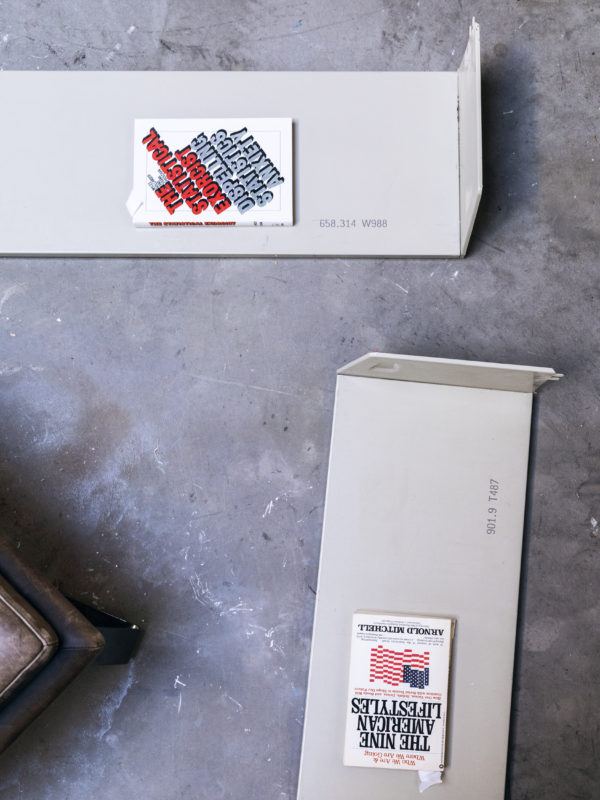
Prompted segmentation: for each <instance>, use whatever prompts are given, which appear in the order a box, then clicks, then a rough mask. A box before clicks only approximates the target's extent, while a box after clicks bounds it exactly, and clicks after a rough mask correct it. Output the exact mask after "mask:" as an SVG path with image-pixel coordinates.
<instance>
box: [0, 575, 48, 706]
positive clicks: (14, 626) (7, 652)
mask: <svg viewBox="0 0 600 800" xmlns="http://www.w3.org/2000/svg"><path fill="white" fill-rule="evenodd" d="M57 646H58V637H57V636H56V634H55V632H54V631H53V630H52V628H51V627H50V625H48V623H47V622H46V621H45V620H44V619H43V617H42V616H41V615H40V614H39V613H38V612H37V611H35V610H34V609H33V607H32V606H30V605H29V603H28V602H27V601H26V600H25V599H24V598H23V597H21V595H20V594H19V593H18V592H17V591H16V590H15V589H14V588H13V587H12V586H10V584H9V583H7V582H6V581H5V580H4V579H3V578H2V577H1V576H0V704H4V703H5V702H6V701H7V700H8V699H9V697H10V696H11V695H12V694H13V693H14V692H15V691H16V690H17V689H18V688H19V687H21V686H23V685H24V684H26V683H28V682H29V681H30V680H31V679H32V678H33V676H34V675H35V674H36V673H37V671H38V670H39V669H40V667H42V666H43V665H44V664H46V663H47V661H48V660H49V659H50V658H51V657H52V655H53V654H54V652H55V650H56V648H57Z"/></svg>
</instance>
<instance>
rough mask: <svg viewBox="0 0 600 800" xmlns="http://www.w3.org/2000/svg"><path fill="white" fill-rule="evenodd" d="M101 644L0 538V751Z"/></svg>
mask: <svg viewBox="0 0 600 800" xmlns="http://www.w3.org/2000/svg"><path fill="white" fill-rule="evenodd" d="M125 624H126V623H125ZM129 627H130V629H135V631H136V632H138V633H139V631H138V629H137V628H136V626H129ZM103 646H104V637H103V636H102V634H101V633H100V631H99V630H98V629H97V628H96V627H94V625H92V624H91V623H90V622H89V621H88V620H87V619H86V617H85V616H84V615H83V614H82V613H81V612H80V611H79V610H78V609H77V608H75V606H74V605H73V604H72V603H70V602H69V601H68V600H67V599H66V598H65V597H64V596H63V595H62V594H61V593H60V592H59V591H58V590H57V589H56V588H55V587H54V586H53V585H52V584H51V583H49V582H48V581H47V580H46V579H45V578H43V577H42V576H41V575H39V574H38V573H37V572H35V570H33V569H31V568H30V567H28V566H27V565H26V564H24V563H23V561H22V560H21V559H20V557H19V556H18V554H17V553H16V551H15V550H14V549H13V548H12V546H11V545H10V544H9V543H8V542H6V541H2V540H0V752H2V751H3V750H4V749H5V748H6V747H8V746H9V745H10V744H11V743H12V742H13V741H14V740H15V739H16V738H17V736H19V734H20V733H21V732H22V731H23V730H24V729H25V728H26V727H27V725H29V723H30V722H32V721H33V720H34V719H35V718H36V717H37V716H38V715H39V714H40V713H41V712H42V711H43V710H44V709H45V708H46V707H47V706H48V705H49V704H50V703H51V702H52V701H53V700H54V699H55V698H56V697H57V695H59V694H60V692H62V690H63V689H64V688H65V687H66V686H68V684H69V683H71V681H72V680H73V679H74V678H75V677H76V676H77V675H78V674H79V673H80V672H81V671H82V670H83V668H84V667H85V666H86V665H87V664H88V663H89V662H90V661H92V660H93V659H94V658H95V657H96V656H97V655H98V654H99V653H100V651H101V650H102V648H103ZM113 663H115V662H113Z"/></svg>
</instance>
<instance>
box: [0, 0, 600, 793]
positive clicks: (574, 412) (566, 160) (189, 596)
mask: <svg viewBox="0 0 600 800" xmlns="http://www.w3.org/2000/svg"><path fill="white" fill-rule="evenodd" d="M472 14H475V15H476V16H477V18H478V19H479V21H480V22H481V25H482V37H483V64H484V112H485V120H484V124H485V148H484V150H485V198H484V201H483V205H482V208H481V212H480V215H479V219H478V222H477V225H476V229H475V236H474V240H473V242H472V246H471V249H470V252H469V255H468V258H467V259H466V260H464V261H452V262H450V261H431V262H429V261H387V262H380V261H368V260H358V261H349V260H323V261H309V260H297V261H284V260H279V261H277V260H268V261H260V260H256V261H248V260H244V259H240V260H224V261H218V260H205V261H202V260H181V261H177V260H164V261H144V260H136V261H134V260H132V261H124V260H115V261H110V260H101V259H99V260H60V259H57V260H43V259H40V260H33V259H23V260H19V259H8V260H3V261H0V515H1V516H0V522H1V524H2V527H3V528H4V529H5V530H6V531H7V532H8V533H9V535H10V536H12V537H13V538H14V539H15V540H16V541H17V542H18V543H19V544H20V547H21V550H22V552H23V555H24V556H25V557H27V558H29V559H30V560H31V561H32V562H33V563H34V564H37V565H38V566H40V567H42V568H43V569H45V570H46V572H47V573H48V574H49V575H51V576H52V577H53V578H55V579H57V580H58V581H59V582H60V583H61V585H62V586H63V587H64V589H65V590H67V591H69V592H70V593H72V594H75V595H78V596H79V597H81V598H82V599H86V598H87V599H88V600H89V601H91V602H94V603H97V604H98V605H100V606H102V607H104V608H105V609H107V610H109V611H115V612H120V613H122V614H124V615H126V616H128V617H129V618H131V619H133V620H136V621H139V622H141V623H142V624H143V625H145V627H146V629H147V634H146V638H145V641H144V644H143V647H142V649H141V651H140V653H139V655H138V657H137V658H136V660H135V661H134V662H133V663H132V664H131V665H130V666H129V667H105V668H100V667H93V668H91V669H90V670H89V671H88V672H87V673H86V674H85V675H84V676H82V677H81V679H80V680H79V681H77V683H76V684H74V685H73V686H72V687H71V688H70V689H69V690H68V691H67V692H66V693H65V694H64V696H62V697H61V698H60V700H59V701H57V702H56V703H55V704H54V706H53V707H52V708H51V709H50V710H49V711H48V712H47V713H46V714H45V715H44V716H43V717H42V718H41V719H40V720H39V722H38V723H37V724H36V725H34V726H32V727H31V728H30V729H29V731H28V732H27V733H26V734H25V735H24V736H23V737H22V738H21V740H20V741H19V742H18V744H17V745H15V746H14V748H13V749H12V750H11V751H9V753H7V754H6V755H5V756H4V757H3V758H2V759H1V760H0V798H1V800H12V799H13V798H17V800H88V799H89V800H91V799H92V798H99V797H102V798H104V800H138V799H139V800H141V798H144V800H190V799H192V798H194V799H195V798H199V799H202V800H204V799H206V800H241V798H245V799H246V800H259V799H260V800H291V799H292V798H293V797H294V792H295V783H296V772H297V767H298V758H299V751H300V737H301V729H302V713H303V704H304V690H305V681H306V676H307V661H308V653H309V645H310V633H311V619H312V611H313V604H314V587H315V581H316V577H317V559H318V552H319V538H320V527H321V516H322V506H323V497H324V491H325V478H326V465H327V455H328V439H329V433H330V426H331V411H332V400H333V389H334V381H335V369H336V367H338V366H339V365H340V364H343V363H344V362H346V361H349V360H350V359H352V358H355V357H356V356H359V355H361V354H362V353H364V352H365V351H367V350H372V349H373V350H390V351H397V352H406V353H415V354H423V355H432V356H450V357H459V358H475V359H485V360H499V361H508V362H517V363H526V364H528V363H533V364H540V365H543V366H552V367H555V368H556V369H559V370H561V371H564V372H565V373H566V376H567V377H566V378H565V380H564V381H563V382H562V383H560V384H559V385H557V386H552V387H550V388H549V389H547V390H545V391H544V392H543V393H542V394H541V396H540V400H539V409H538V410H539V417H538V436H537V459H536V469H535V480H534V482H533V486H532V497H531V500H532V508H531V519H530V529H529V532H528V535H527V540H526V554H527V570H526V579H525V583H524V592H523V597H524V605H523V614H522V625H521V644H522V647H521V654H520V657H519V660H518V669H517V682H516V696H515V711H516V714H515V725H514V740H513V747H512V750H511V764H512V768H511V774H510V786H511V796H512V798H513V799H514V800H527V799H531V800H533V799H534V798H545V799H551V800H567V799H568V798H584V799H586V800H587V798H593V797H597V796H598V791H599V790H598V788H597V786H598V779H599V778H600V768H599V763H598V754H597V748H598V746H600V745H599V742H598V733H599V725H600V712H599V711H598V708H599V707H600V703H599V701H600V690H599V679H600V669H599V667H598V663H599V658H598V650H599V643H600V637H599V633H598V630H599V625H600V592H599V581H598V568H599V566H600V524H599V523H598V521H597V520H600V403H599V400H598V391H599V388H600V378H599V373H598V368H599V366H600V334H599V330H598V310H599V305H600V276H599V272H598V254H597V253H598V245H599V242H600V225H599V222H598V202H597V198H598V195H599V188H600V181H599V178H598V168H599V166H600V147H599V142H598V114H599V106H600V98H599V95H598V86H599V85H600V68H599V66H598V65H599V63H600V37H599V32H600V9H599V8H598V7H597V5H596V4H594V3H592V2H591V0H564V2H562V3H551V2H542V1H541V0H521V2H519V1H518V0H508V1H507V2H502V3H494V2H491V0H476V2H472V3H466V2H464V0H458V2H454V1H453V0H448V2H444V3H441V2H438V3H435V2H432V0H421V2H409V0H403V2H396V3H393V2H381V0H378V1H377V2H375V1H374V0H368V1H367V2H365V3H358V2H352V3H340V2H330V3H320V2H316V1H315V0H309V2H300V3H287V2H284V3H277V2H273V0H272V1H271V2H252V1H250V0H249V1H248V2H235V3H230V4H221V3H216V2H208V3H203V4H200V3H193V2H191V1H188V2H184V1H182V2H175V1H173V2H168V0H146V1H145V2H141V1H140V0H136V1H135V2H130V3H119V2H116V0H112V1H111V0H104V1H103V2H94V3H91V2H78V3H76V2H73V0H57V1H56V2H52V3H51V2H44V0H38V1H37V2H25V0H3V2H2V3H1V4H0V66H1V67H2V68H3V69H17V68H19V69H79V70H86V69H88V70H89V69H149V68H152V69H384V70H387V69H404V68H407V69H412V68H414V69H446V68H455V67H456V66H457V63H458V59H459V55H460V53H461V51H462V48H463V46H464V44H465V41H466V33H467V24H468V21H469V18H470V16H471V15H472ZM390 101H391V102H393V98H391V99H390ZM199 111H201V109H199ZM0 113H1V114H2V120H3V121H2V124H7V120H8V123H10V124H18V120H14V119H11V118H10V113H11V112H10V109H1V111H0ZM4 157H6V156H4ZM0 226H1V222H0ZM0 230H1V229H0ZM492 724H493V720H491V721H490V725H492ZM434 791H435V789H433V790H432V796H433V792H434ZM323 800H327V798H323Z"/></svg>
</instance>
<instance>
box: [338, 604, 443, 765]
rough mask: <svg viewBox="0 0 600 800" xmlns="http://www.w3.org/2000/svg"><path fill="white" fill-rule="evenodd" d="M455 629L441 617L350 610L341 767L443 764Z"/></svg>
mask: <svg viewBox="0 0 600 800" xmlns="http://www.w3.org/2000/svg"><path fill="white" fill-rule="evenodd" d="M453 629H454V623H453V621H452V620H451V619H446V618H440V617H421V616H417V615H414V616H413V615H405V614H396V613H386V612H368V611H359V612H357V613H356V614H354V616H353V619H352V646H351V653H350V681H349V691H348V701H347V707H346V738H345V747H344V764H345V765H346V766H349V767H383V768H388V769H412V770H419V771H432V772H433V771H441V770H443V769H444V751H445V742H446V716H447V713H448V674H449V669H450V651H451V643H452V635H453Z"/></svg>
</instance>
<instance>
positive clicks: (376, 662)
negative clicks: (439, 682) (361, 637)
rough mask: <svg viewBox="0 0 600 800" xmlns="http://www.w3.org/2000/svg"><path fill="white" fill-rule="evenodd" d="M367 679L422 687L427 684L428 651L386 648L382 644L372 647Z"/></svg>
mask: <svg viewBox="0 0 600 800" xmlns="http://www.w3.org/2000/svg"><path fill="white" fill-rule="evenodd" d="M369 680H370V682H371V683H374V682H375V681H381V682H382V683H387V684H388V685H389V686H399V685H400V684H401V683H408V684H409V686H410V687H411V689H424V688H425V687H426V686H429V651H428V650H426V651H425V652H424V653H415V652H414V651H413V650H410V649H408V648H407V649H406V650H388V648H387V647H384V646H383V645H382V644H380V645H379V646H378V647H372V648H371V667H370V671H369Z"/></svg>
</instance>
